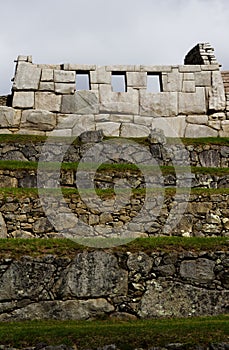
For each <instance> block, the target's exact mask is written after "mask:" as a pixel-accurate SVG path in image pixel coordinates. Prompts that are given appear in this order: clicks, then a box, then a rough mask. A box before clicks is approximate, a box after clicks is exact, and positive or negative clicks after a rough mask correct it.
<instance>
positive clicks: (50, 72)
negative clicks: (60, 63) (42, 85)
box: [41, 68, 54, 82]
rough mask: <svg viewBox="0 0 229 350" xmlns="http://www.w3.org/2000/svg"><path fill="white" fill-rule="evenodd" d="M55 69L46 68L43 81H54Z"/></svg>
mask: <svg viewBox="0 0 229 350" xmlns="http://www.w3.org/2000/svg"><path fill="white" fill-rule="evenodd" d="M53 73H54V71H53V69H48V68H44V69H42V73H41V81H51V82H53V79H54V75H53Z"/></svg>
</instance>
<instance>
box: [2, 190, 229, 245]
mask: <svg viewBox="0 0 229 350" xmlns="http://www.w3.org/2000/svg"><path fill="white" fill-rule="evenodd" d="M50 197H51V195H50ZM53 198H54V199H53ZM110 198H112V197H110ZM174 198H175V199H174ZM185 199H186V198H184V196H182V195H181V194H180V196H176V197H174V193H173V192H172V193H170V192H169V193H167V194H166V195H165V198H164V203H163V205H162V207H161V210H160V213H159V214H158V216H157V217H156V218H155V217H154V216H152V208H150V209H149V210H148V213H147V214H146V215H145V216H144V217H143V218H142V220H139V221H138V222H137V223H134V222H133V219H134V217H137V215H138V214H139V213H140V211H141V209H142V206H143V204H144V200H145V196H144V193H141V192H140V193H138V194H135V195H133V196H131V197H130V199H129V200H128V202H127V204H126V205H125V206H123V207H122V209H121V210H115V209H113V211H112V212H108V211H106V212H105V211H103V210H102V209H103V208H102V209H101V208H99V209H98V210H95V209H93V207H88V206H87V205H86V204H85V203H84V201H83V199H81V198H80V197H79V195H78V194H77V193H76V192H72V193H71V192H70V193H67V194H66V195H64V197H63V198H62V199H59V198H58V197H57V198H55V197H53V195H52V197H51V199H50V198H49V196H47V201H48V205H49V209H48V212H49V213H50V212H51V211H52V210H53V212H55V213H56V211H57V209H55V208H58V213H57V215H59V219H58V224H57V223H56V225H55V228H54V227H53V226H52V224H51V223H50V222H49V220H48V218H47V216H46V214H45V213H44V209H43V207H42V205H41V200H40V199H39V197H38V196H37V195H36V194H34V192H32V191H31V192H25V193H24V194H23V193H22V194H21V195H20V193H18V195H16V194H14V196H12V195H10V194H8V195H7V194H6V195H4V193H2V194H1V195H0V213H1V214H0V224H1V225H0V227H1V237H2V238H6V237H13V238H32V237H36V238H52V237H63V235H65V236H66V237H68V236H70V237H73V238H74V237H75V238H76V239H77V238H79V237H81V236H82V232H81V231H80V226H77V227H76V221H75V220H76V219H75V217H77V218H78V219H79V221H80V222H83V223H85V224H86V225H88V226H90V227H93V228H94V229H95V230H97V231H98V232H100V231H101V233H100V236H101V237H103V236H105V237H107V233H109V232H110V233H111V232H112V230H113V229H117V230H119V232H121V230H122V228H124V227H125V226H124V225H130V230H131V229H132V230H134V232H135V233H136V237H148V236H160V235H166V231H164V228H165V223H166V221H167V220H168V218H169V215H170V213H171V212H173V213H177V212H179V210H181V209H182V208H183V205H184V202H185ZM152 200H153V201H155V207H157V205H158V204H157V202H158V201H159V200H160V197H159V195H158V194H157V193H154V195H153V199H152ZM228 204H229V198H228V194H227V192H225V193H217V191H212V192H211V191H206V190H198V191H197V192H196V193H195V192H193V193H191V195H190V197H189V199H188V203H187V208H186V210H185V212H184V214H183V215H182V217H181V218H180V221H179V220H177V221H178V223H177V225H176V227H175V228H173V229H172V230H171V232H170V231H169V233H167V234H171V235H175V236H180V237H191V236H195V237H216V236H228V235H229V210H228ZM66 205H67V207H68V208H70V210H71V213H73V214H74V218H72V216H71V213H70V212H69V211H68V210H66ZM172 220H176V215H174V216H173V218H172ZM131 225H132V226H131ZM57 229H58V231H57ZM58 232H61V233H58ZM112 234H113V233H112ZM112 237H115V233H114V234H113V236H112Z"/></svg>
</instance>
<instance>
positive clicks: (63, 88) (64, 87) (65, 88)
mask: <svg viewBox="0 0 229 350" xmlns="http://www.w3.org/2000/svg"><path fill="white" fill-rule="evenodd" d="M75 90H76V86H75V84H67V83H66V84H65V83H55V92H56V93H58V94H74V92H75Z"/></svg>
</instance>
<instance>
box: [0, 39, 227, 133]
mask: <svg viewBox="0 0 229 350" xmlns="http://www.w3.org/2000/svg"><path fill="white" fill-rule="evenodd" d="M213 51H214V50H213V48H211V46H210V45H209V44H199V45H197V46H196V47H195V49H194V50H193V51H191V53H189V54H188V55H187V56H186V59H185V63H186V64H185V65H170V66H148V65H147V66H146V65H113V66H96V65H80V64H61V65H45V64H34V63H32V58H31V56H19V57H18V59H17V65H16V72H15V77H14V82H13V88H12V93H13V96H12V107H6V106H1V107H0V126H1V132H2V133H5V132H6V133H19V134H23V133H24V134H33V133H36V134H46V135H58V136H60V135H61V136H78V135H79V134H80V133H82V132H83V131H86V130H99V129H102V130H103V132H104V134H105V135H106V136H121V137H141V136H148V134H149V133H150V131H151V130H152V129H154V128H155V127H157V128H160V129H162V130H163V131H164V133H165V135H166V136H172V137H174V136H177V137H204V136H212V137H217V136H220V137H228V136H229V120H227V118H228V116H227V112H226V97H225V90H224V84H223V80H222V76H221V72H220V65H219V64H218V63H217V61H216V59H215V58H214V54H213ZM193 57H194V58H193ZM195 57H196V59H195ZM82 74H84V77H86V78H87V79H88V87H86V88H85V87H82V86H81V87H78V85H77V84H78V83H77V79H79V78H80V76H81V78H82ZM117 75H118V76H119V77H120V78H121V80H122V82H123V84H124V87H123V88H122V89H119V87H117V86H116V85H115V83H113V79H115V78H117ZM153 78H155V79H157V80H158V85H159V90H157V89H156V90H154V89H152V90H151V89H149V88H148V81H149V82H150V81H151V79H153Z"/></svg>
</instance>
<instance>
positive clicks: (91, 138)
mask: <svg viewBox="0 0 229 350" xmlns="http://www.w3.org/2000/svg"><path fill="white" fill-rule="evenodd" d="M103 137H104V134H103V130H97V131H85V132H83V133H82V134H81V135H79V141H80V142H82V143H88V142H89V143H94V142H102V140H103Z"/></svg>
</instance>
